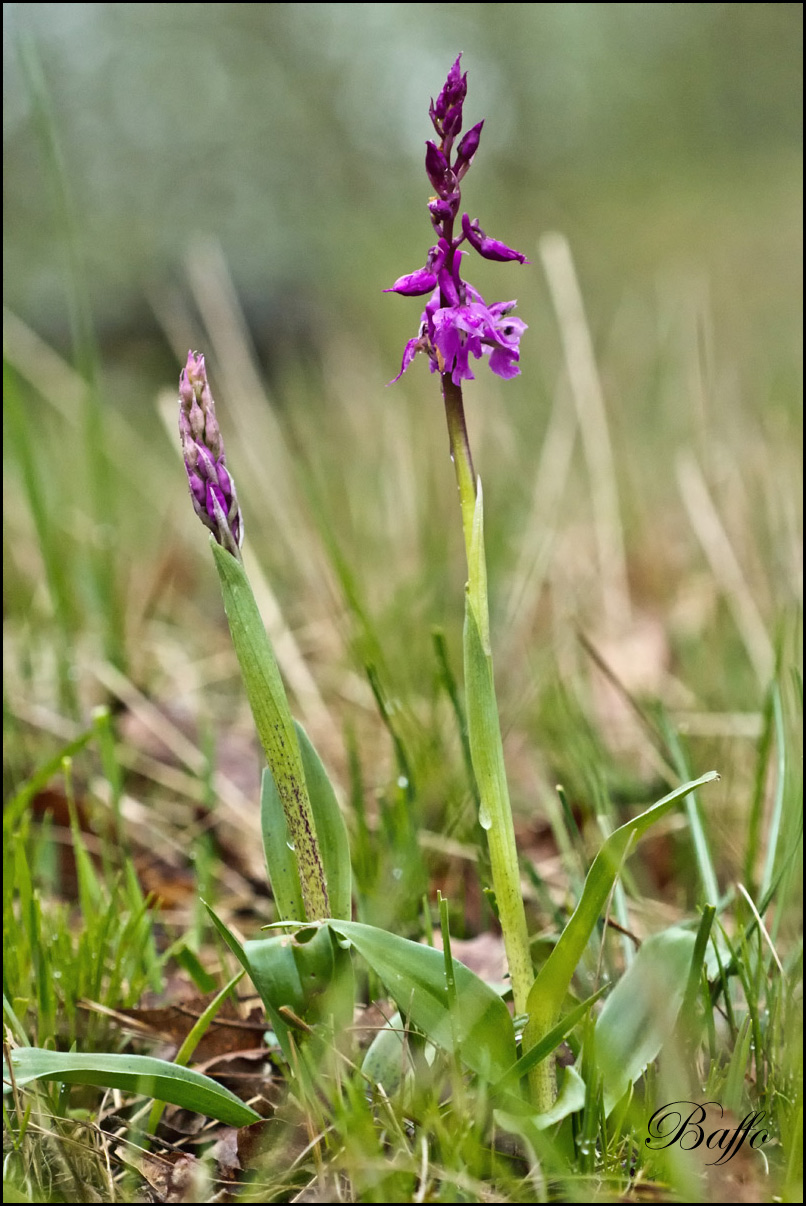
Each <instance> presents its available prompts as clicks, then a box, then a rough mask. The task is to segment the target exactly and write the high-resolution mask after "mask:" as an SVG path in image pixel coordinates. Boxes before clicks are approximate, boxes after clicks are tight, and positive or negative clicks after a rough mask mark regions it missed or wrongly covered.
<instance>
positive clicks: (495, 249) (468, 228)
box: [462, 214, 529, 264]
mask: <svg viewBox="0 0 806 1206" xmlns="http://www.w3.org/2000/svg"><path fill="white" fill-rule="evenodd" d="M462 232H463V234H464V236H465V238H466V239H467V241H468V243H469V244H470V246H471V247H475V249H476V251H477V252H478V253H479V255H483V256H484V258H485V260H501V261H504V260H517V261H518V262H519V263H521V264H528V263H529V261H528V260H527V258H526V256H525V255H523V254H522V253H521V252H520V251H515V249H514V248H512V247H507V245H506V243H501V242H499V240H498V239H490V238H488V237H487V235H486V234H485V233H484V231H483V230H482V229H481V227H480V226H479V224H478V222H476V221H474V222H471V221H470V218H469V217H468V215H467V214H462Z"/></svg>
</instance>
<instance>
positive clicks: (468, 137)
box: [454, 121, 484, 180]
mask: <svg viewBox="0 0 806 1206" xmlns="http://www.w3.org/2000/svg"><path fill="white" fill-rule="evenodd" d="M483 125H484V122H483V121H479V122H477V123H476V125H475V126H472V127H471V129H469V130H468V132H467V134H465V136H464V138H463V139H462V141H461V142H460V143H459V146H458V147H457V148H456V163H455V165H454V170H455V172H456V179H457V180H461V179H462V177H463V176H464V175H465V173H466V172H467V169H468V168H469V167H470V165H471V163H472V162H473V156H474V155H475V154H476V151H477V150H478V149H479V142H480V140H481V127H482V126H483Z"/></svg>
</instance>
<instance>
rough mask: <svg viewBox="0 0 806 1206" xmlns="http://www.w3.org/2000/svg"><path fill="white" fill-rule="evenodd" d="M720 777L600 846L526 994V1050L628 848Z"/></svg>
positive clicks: (686, 788)
mask: <svg viewBox="0 0 806 1206" xmlns="http://www.w3.org/2000/svg"><path fill="white" fill-rule="evenodd" d="M718 778H719V776H718V775H717V773H716V771H709V772H708V774H706V775H702V776H701V777H700V778H699V779H694V780H693V781H692V782H690V783H683V784H682V785H681V786H680V787H677V788H675V790H674V791H673V792H670V793H669V795H668V796H664V797H663V799H662V800H659V801H658V802H657V804H654V805H653V806H652V807H651V808H648V809H647V810H646V812H642V813H641V815H640V816H637V817H634V818H633V820H632V821H628V822H627V824H626V825H622V826H621V827H620V828H619V829H616V830H614V832H613V833H611V835H610V837H609V838H608V839H607V841H606V842H605V843H604V844H603V846H602V848H601V850H600V851H599V853H598V854H597V855H596V858H595V859H594V860H593V863H592V865H591V869H590V871H589V872H588V876H587V879H586V880H585V886H584V888H583V890H582V898H581V900H580V901H579V904H578V905H577V907H576V909H575V910H574V912H573V914H572V916H571V918H570V920H569V922H568V924H567V925H566V927H565V929H564V930H563V932H562V934H561V936H560V939H559V941H558V943H557V945H556V946H555V947H554V950H553V951H552V952H551V954H550V955H549V957H548V959H547V960H546V962H545V963H544V964H543V967H542V968H541V971H540V974H539V975H538V977H537V979H536V980H535V982H534V985H533V986H532V990H531V992H530V993H529V1000H528V1003H527V1011H528V1013H529V1014H530V1021H529V1025H528V1026H527V1028H526V1033H525V1045H526V1047H527V1048H529V1047H532V1046H534V1044H535V1043H536V1042H538V1041H539V1040H540V1039H541V1038H542V1037H543V1036H544V1034H545V1033H546V1032H547V1031H548V1030H549V1029H550V1028H551V1026H552V1025H553V1023H554V1020H555V1018H556V1017H557V1014H558V1013H559V1011H560V1007H561V1006H562V1003H563V1000H564V998H565V994H566V992H567V991H568V986H569V985H570V983H571V978H572V977H573V975H574V972H575V970H576V967H577V964H578V963H579V960H580V959H581V958H582V953H583V951H584V950H585V947H586V945H587V943H588V939H589V938H590V936H591V934H592V933H593V929H594V926H595V925H596V922H597V920H598V917H599V914H600V913H601V911H602V908H603V907H604V904H605V901H606V900H607V897H608V895H609V893H610V889H611V888H612V886H613V883H614V881H615V878H616V875H617V874H618V870H619V867H620V866H621V862H622V859H623V858H624V857H625V855H626V854H627V851H628V849H629V847H630V845H631V843H632V842H634V841H637V840H639V839H640V838H641V837H643V835H644V834H645V833H646V831H647V830H648V829H649V828H650V826H652V825H654V824H655V822H656V821H659V820H660V819H661V817H663V816H665V815H666V814H667V813H668V812H669V811H670V810H671V809H672V808H674V806H675V804H677V803H678V801H680V800H682V799H684V798H685V797H686V796H687V795H688V794H689V792H691V791H692V790H693V789H694V788H697V787H702V786H703V784H705V783H712V782H713V781H714V780H715V779H718Z"/></svg>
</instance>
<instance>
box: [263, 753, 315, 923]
mask: <svg viewBox="0 0 806 1206" xmlns="http://www.w3.org/2000/svg"><path fill="white" fill-rule="evenodd" d="M260 828H261V830H262V832H263V851H264V854H265V856H266V868H267V870H268V873H269V882H270V884H271V891H272V896H273V897H274V903H275V905H276V906H277V912H278V913H279V915H280V917H281V918H282V920H283V921H303V920H304V918H305V906H304V905H303V903H302V892H301V891H300V885H299V868H298V867H297V856H296V854H295V853H294V851H293V850H292V848H291V844H290V843H291V838H290V837H289V835H288V822H287V821H286V819H285V812H284V811H283V804H282V801H281V799H280V796H279V793H278V791H277V787H276V785H275V782H274V779H273V777H272V773H271V771H270V769H269V767H268V766H267V767H266V768H265V769H264V771H263V777H262V779H261V784H260Z"/></svg>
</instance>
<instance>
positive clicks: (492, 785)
mask: <svg viewBox="0 0 806 1206" xmlns="http://www.w3.org/2000/svg"><path fill="white" fill-rule="evenodd" d="M442 396H443V399H444V401H445V415H446V418H447V423H448V437H449V440H450V449H451V459H452V461H453V465H454V470H455V472H456V483H457V486H458V488H459V500H460V503H461V508H462V526H463V529H464V536H465V551H466V554H467V568H468V599H467V607H468V611H469V617H468V622H469V623H472V624H474V625H475V626H476V628H477V631H478V638H479V639H480V641H481V647H482V651H483V656H482V662H483V663H486V664H485V666H484V673H483V674H482V675H481V676H480V678H479V677H478V676H476V675H475V674H470V673H468V667H467V664H466V672H465V689H466V691H467V692H468V707H467V710H468V717H469V720H470V725H469V729H470V751H471V757H472V761H473V768H474V771H475V774H476V779H477V782H478V789H479V794H480V797H481V815H482V817H483V820H482V824H483V825H484V827H485V828H486V829H487V841H488V844H489V849H490V866H491V870H492V880H493V889H494V891H495V899H496V905H497V907H498V917H499V921H500V923H501V930H502V933H503V937H504V948H505V950H506V955H507V963H508V965H509V974H510V979H511V981H512V995H513V997H514V1001H515V1012H516V1014H523V1013H526V1012H527V1010H526V1002H527V999H528V996H529V991H530V989H531V987H532V984H533V982H534V973H533V970H532V958H531V954H530V949H529V931H528V929H527V925H526V912H525V910H524V907H523V896H522V894H521V884H520V869H519V867H518V851H517V847H516V844H515V827H514V824H513V820H512V807H511V804H510V800H509V790H508V788H507V781H506V769H505V765H504V747H503V742H502V740H501V724H500V719H499V716H498V705H497V702H496V699H495V686H494V679H493V671H492V655H491V652H490V648H489V608H488V603H487V573H486V567H485V558H484V547H483V540H484V535H483V530H482V526H481V524H482V516H481V506H480V504H481V500H480V499H479V498H478V492H479V491H478V486H477V478H476V475H475V470H474V467H473V457H472V455H471V452H470V442H469V440H468V435H467V424H466V423H465V413H464V404H463V401H462V390H461V387H460V386H458V385H456V384H455V383H454V381H453V380H452V378H451V375H450V373H443V374H442ZM468 639H470V640H471V641H472V640H474V639H475V638H474V637H472V636H471V637H470V638H468V637H467V635H466V641H467V640H468ZM477 652H478V650H477ZM467 656H468V654H467V650H466V657H467ZM479 656H481V653H480V652H479ZM471 692H477V694H478V696H479V698H476V699H473V698H471V695H470V693H471ZM482 693H483V694H484V698H481V695H482ZM475 717H479V718H480V719H479V722H478V723H474V718H475ZM538 1086H539V1087H540V1090H541V1091H538ZM530 1089H531V1091H532V1097H533V1099H534V1102H535V1104H536V1105H537V1106H538V1108H539V1109H542V1110H545V1109H547V1108H548V1107H549V1106H550V1104H551V1100H550V1097H549V1093H550V1090H549V1091H548V1093H547V1091H546V1088H545V1070H544V1069H543V1068H542V1067H541V1066H540V1065H538V1066H537V1067H536V1068H534V1069H532V1072H531V1073H530Z"/></svg>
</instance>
